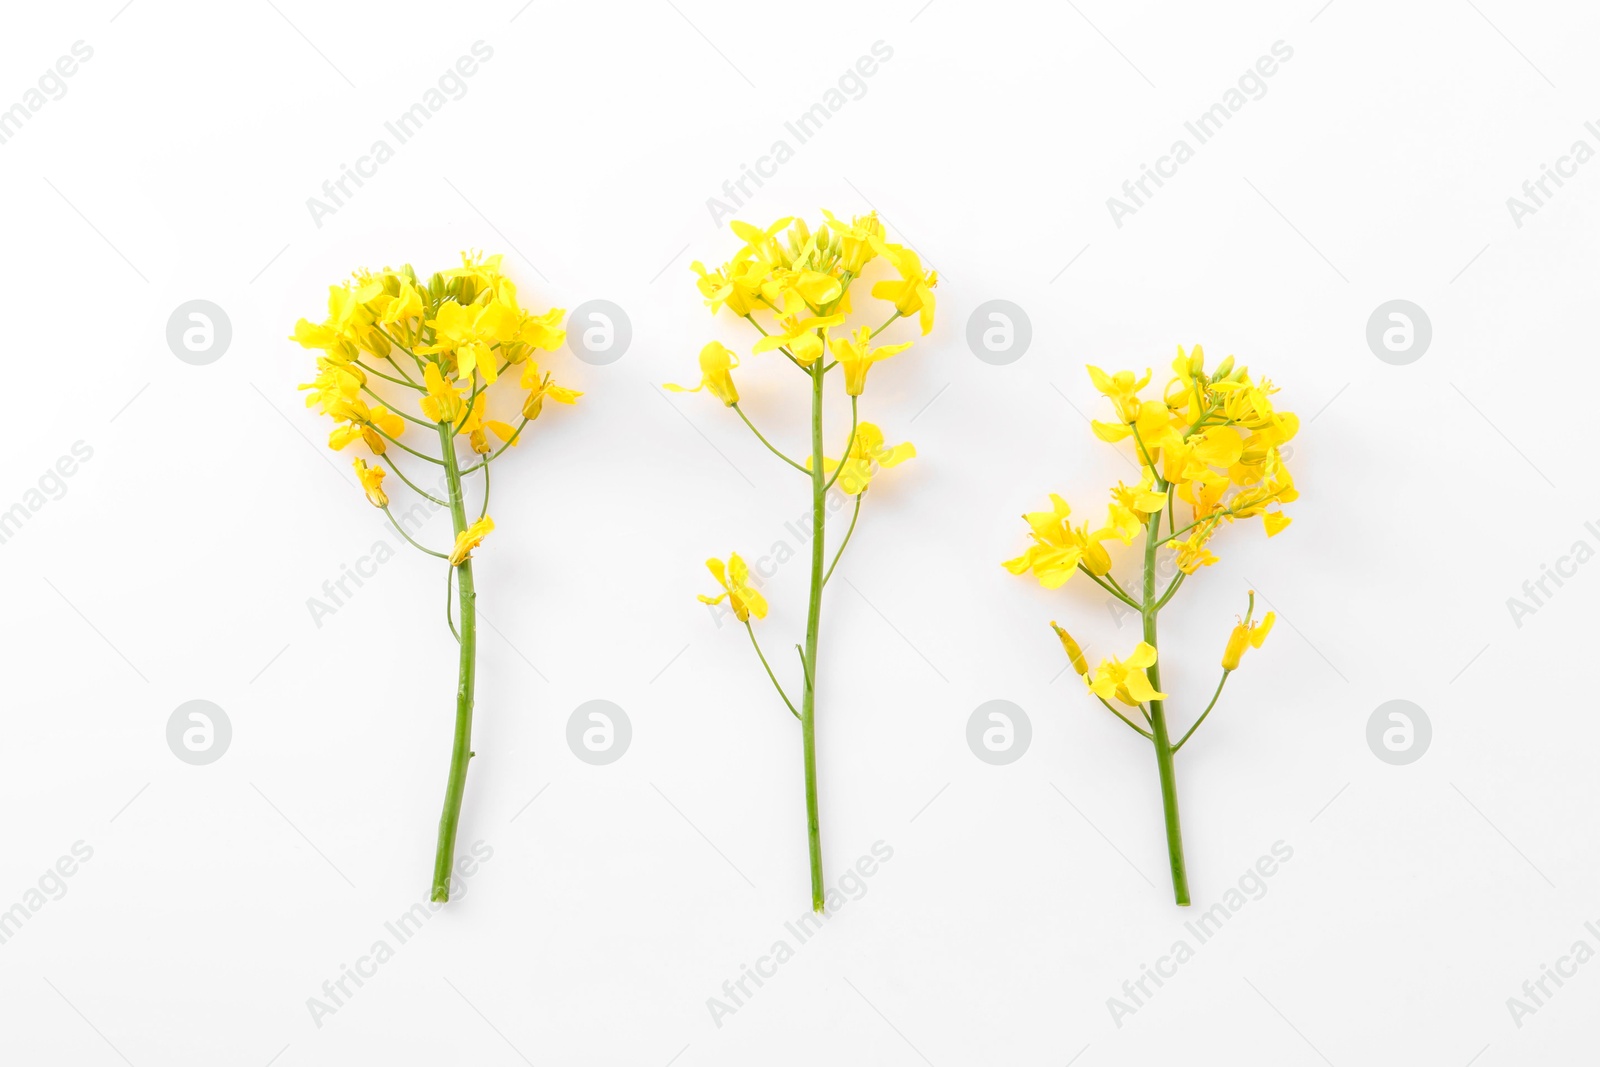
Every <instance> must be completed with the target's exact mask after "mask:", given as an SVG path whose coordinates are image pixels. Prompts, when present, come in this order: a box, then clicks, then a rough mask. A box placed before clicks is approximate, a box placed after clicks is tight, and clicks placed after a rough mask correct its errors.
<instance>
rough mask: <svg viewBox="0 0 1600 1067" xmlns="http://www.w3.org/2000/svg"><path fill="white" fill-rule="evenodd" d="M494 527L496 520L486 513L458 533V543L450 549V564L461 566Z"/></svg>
mask: <svg viewBox="0 0 1600 1067" xmlns="http://www.w3.org/2000/svg"><path fill="white" fill-rule="evenodd" d="M493 529H494V520H493V519H491V518H490V517H489V516H487V515H485V516H484V517H483V518H481V519H479V520H478V521H476V522H474V523H472V524H471V525H470V526H468V527H467V528H466V529H465V530H462V531H461V532H460V533H459V534H457V535H456V545H455V547H454V548H452V549H451V550H450V566H452V567H459V566H461V564H463V563H465V562H466V561H467V560H469V559H471V558H472V550H473V549H475V548H477V547H478V546H479V545H481V544H482V543H483V539H484V538H485V537H488V536H489V534H490V532H491V531H492V530H493Z"/></svg>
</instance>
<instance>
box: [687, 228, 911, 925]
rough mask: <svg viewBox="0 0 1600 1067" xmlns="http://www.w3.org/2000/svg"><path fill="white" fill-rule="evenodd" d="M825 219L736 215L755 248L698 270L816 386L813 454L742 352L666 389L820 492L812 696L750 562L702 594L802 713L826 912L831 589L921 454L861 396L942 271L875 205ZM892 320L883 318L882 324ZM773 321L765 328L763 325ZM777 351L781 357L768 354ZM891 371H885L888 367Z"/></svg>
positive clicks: (703, 355) (712, 355)
mask: <svg viewBox="0 0 1600 1067" xmlns="http://www.w3.org/2000/svg"><path fill="white" fill-rule="evenodd" d="M823 215H824V217H825V218H824V221H823V222H821V223H819V224H818V225H817V228H816V229H815V230H813V229H811V228H810V227H809V226H807V225H806V223H805V221H804V220H800V219H791V218H783V219H779V220H778V221H777V222H775V223H773V224H772V225H771V226H768V227H766V228H765V229H758V228H757V227H755V226H751V225H749V224H748V223H744V222H734V223H733V224H732V225H733V232H734V233H735V234H736V235H737V236H738V237H739V238H740V240H742V241H743V242H744V246H743V247H742V248H740V249H739V251H738V252H737V253H736V254H735V255H734V257H733V259H732V260H730V261H729V262H728V263H726V264H724V265H723V266H722V267H721V268H720V269H718V270H715V271H709V270H707V269H706V268H705V267H704V266H703V265H702V264H700V263H695V264H693V269H694V271H695V273H696V274H697V275H698V276H699V280H698V282H697V284H698V286H699V288H700V293H701V295H702V296H703V297H705V302H706V306H707V307H709V308H710V309H711V312H712V314H716V313H717V312H718V311H720V310H724V309H726V310H727V311H729V312H730V313H731V314H733V315H735V316H737V317H739V318H742V319H744V320H745V321H747V322H748V323H749V324H750V325H751V326H752V327H754V328H755V330H756V331H757V332H758V334H759V335H760V336H759V337H758V338H757V339H756V340H755V342H754V344H753V345H752V346H751V348H750V355H751V356H752V357H763V358H767V359H779V358H782V359H787V360H788V361H789V362H790V363H791V364H792V365H793V366H794V368H795V370H797V371H798V372H799V373H800V375H801V376H802V379H803V380H804V381H805V383H806V386H807V392H808V393H809V394H810V408H811V448H810V452H809V454H808V455H807V457H806V459H805V460H804V461H800V460H795V459H792V458H790V457H789V456H788V455H786V454H785V453H784V452H782V451H780V450H779V449H778V448H777V446H775V445H773V444H772V443H771V442H770V441H768V440H767V438H766V437H765V436H764V435H763V434H762V433H761V431H760V430H758V429H756V427H755V424H754V423H752V422H751V421H750V418H749V416H747V415H746V414H745V412H744V410H743V409H742V408H741V407H740V406H739V390H738V388H737V387H736V386H735V385H734V381H733V371H734V370H735V369H736V368H737V367H739V365H740V363H739V357H738V355H737V354H735V353H734V352H732V351H730V350H729V349H728V348H727V347H725V346H724V345H723V344H721V343H720V342H717V341H713V342H711V343H710V344H708V345H706V346H705V348H703V349H702V350H701V352H700V374H701V377H700V383H699V384H698V385H695V386H692V387H690V386H682V385H671V384H669V385H667V387H666V388H668V389H669V390H672V391H673V392H691V393H693V392H700V391H701V390H705V391H707V392H709V393H710V394H711V395H712V396H714V397H716V398H717V399H718V400H720V401H721V402H722V403H723V404H724V405H725V406H726V407H730V408H732V409H733V411H734V413H735V414H737V415H738V416H739V418H740V420H741V421H743V422H744V424H745V425H746V426H747V427H749V428H750V431H751V433H753V434H755V436H756V438H757V439H758V440H760V442H761V443H762V444H763V445H765V446H766V447H767V448H768V449H769V450H770V451H771V452H772V453H773V454H774V455H776V456H777V457H778V458H779V459H781V460H783V462H784V463H785V464H787V465H788V466H789V467H790V468H791V469H793V470H795V471H797V472H799V474H800V475H801V476H803V477H804V478H805V479H806V481H807V483H808V486H809V493H810V498H811V521H812V531H811V585H810V602H809V604H808V607H807V614H806V637H805V645H804V647H802V646H801V645H799V644H796V645H795V646H794V647H795V650H796V651H797V652H798V653H799V656H800V668H801V677H800V684H801V686H802V689H801V699H800V704H799V707H798V708H797V707H796V706H795V702H794V701H792V700H790V699H789V694H788V692H787V691H786V690H785V689H784V687H783V685H782V683H780V682H779V681H778V677H777V674H776V673H774V671H773V669H772V666H771V665H770V664H769V663H768V662H767V657H766V654H765V653H763V652H762V650H761V644H760V642H759V641H757V640H756V633H755V627H754V626H753V625H752V624H751V618H752V617H754V618H756V619H763V618H765V617H766V614H767V601H766V598H765V597H763V596H762V595H761V593H760V592H759V591H758V590H756V589H755V588H753V587H752V586H751V584H750V570H749V567H748V566H747V565H746V564H745V561H744V560H743V559H741V558H740V557H739V554H738V553H734V554H733V555H732V556H731V557H729V559H728V561H727V563H726V564H724V563H723V561H722V560H720V559H709V560H707V561H706V567H707V569H709V570H710V571H711V574H712V577H714V578H715V579H716V580H717V584H718V585H719V586H721V587H722V592H721V593H720V594H718V595H717V596H714V597H710V596H701V597H700V600H701V601H702V602H704V603H706V604H719V603H721V602H722V601H723V600H724V599H726V600H727V601H728V603H729V608H730V610H731V611H732V612H733V614H734V617H735V618H737V619H738V620H739V621H740V622H741V623H743V624H744V627H745V630H746V631H747V632H748V633H749V635H750V644H751V646H752V647H754V649H755V652H756V656H757V657H758V658H759V659H760V660H761V665H762V666H763V667H764V668H765V669H766V674H767V678H768V679H769V680H770V681H771V682H772V684H773V686H774V687H775V688H776V689H777V691H778V696H779V697H781V698H782V700H783V703H784V704H785V705H786V706H787V707H788V709H789V711H790V713H791V714H793V715H794V717H795V718H796V719H798V720H800V738H801V747H802V750H803V755H804V759H805V779H806V837H807V845H808V851H809V854H810V860H811V906H812V907H813V908H814V909H815V910H816V911H819V912H820V911H822V910H823V906H824V903H825V902H824V899H823V897H824V890H823V883H822V833H821V828H820V823H819V819H818V808H817V746H816V711H817V700H816V697H817V690H816V686H817V647H818V639H819V636H820V633H821V622H822V590H823V587H824V586H826V585H827V583H828V579H829V578H830V577H831V576H832V575H833V569H834V567H836V566H838V564H839V558H840V557H841V556H843V555H844V550H845V546H846V545H848V544H849V543H850V538H851V535H853V534H854V533H855V529H856V521H857V520H858V519H859V518H860V517H861V501H862V499H863V498H864V497H865V496H866V492H867V488H868V486H869V485H870V484H871V482H872V479H873V477H874V476H875V475H876V474H877V473H878V471H879V470H882V469H884V468H887V467H893V466H896V465H897V464H899V463H901V462H903V461H905V460H907V459H910V458H911V457H913V456H915V455H916V449H915V448H913V447H912V446H911V445H910V444H909V443H907V444H899V445H893V446H889V445H886V444H885V442H884V436H883V431H882V430H880V429H879V428H878V427H877V426H875V425H873V424H872V423H870V422H862V421H860V418H859V402H860V397H861V396H862V394H863V393H864V392H865V390H866V386H867V377H868V372H869V371H870V370H871V369H872V367H874V366H876V365H877V364H878V363H881V362H882V361H884V360H886V359H888V358H890V357H891V356H894V355H897V354H898V353H900V352H903V351H905V350H906V349H908V348H910V347H911V342H910V341H906V342H902V343H897V344H886V345H874V344H873V343H872V342H873V340H874V338H876V337H877V336H878V334H880V333H882V332H883V331H884V330H885V329H887V328H888V327H889V326H890V325H891V324H892V323H894V322H895V321H896V320H898V319H900V318H903V317H909V318H913V319H916V320H917V321H918V322H919V324H920V326H921V331H922V333H923V334H927V332H928V331H929V330H931V329H932V328H933V311H934V295H933V288H934V286H935V285H937V284H938V281H939V279H938V275H937V274H936V273H933V272H929V271H925V270H924V269H923V267H922V261H921V259H920V258H919V257H918V256H917V254H916V253H915V252H913V251H912V250H911V249H909V248H906V247H905V246H903V245H898V244H892V243H890V242H889V241H888V240H887V233H886V231H885V230H884V227H883V223H882V222H881V221H879V219H878V217H877V214H876V212H874V213H873V214H870V215H866V216H861V217H857V218H854V219H851V220H850V221H848V222H846V221H844V220H842V219H838V218H835V217H834V216H833V215H831V214H829V213H828V212H826V211H824V212H823ZM874 259H882V260H884V261H885V264H886V265H887V266H888V268H889V270H888V271H887V272H885V273H886V274H887V275H888V277H887V278H886V279H885V280H882V281H878V282H876V283H875V284H873V286H872V289H871V295H872V296H873V297H874V298H876V299H877V300H881V301H884V302H885V303H887V304H888V305H889V307H888V309H887V311H888V314H887V317H884V318H882V321H881V322H879V323H877V325H876V326H875V327H873V326H872V325H871V324H870V323H869V324H867V325H860V326H856V327H853V328H852V327H849V326H847V325H846V323H845V320H846V319H847V317H849V316H850V315H851V313H852V309H851V294H850V288H851V285H852V284H853V283H854V282H855V281H857V280H858V279H859V278H860V277H861V274H862V272H863V270H864V269H865V268H866V267H867V265H868V264H870V263H871V262H872V261H873V260H874ZM879 317H881V315H878V316H872V318H874V320H876V319H877V318H879ZM763 320H765V324H763ZM767 353H771V355H767ZM836 367H837V368H839V369H840V371H841V374H842V376H843V378H844V383H843V384H844V391H845V395H847V396H849V397H850V435H849V437H847V438H846V439H845V444H844V448H843V449H842V450H841V451H840V454H839V456H838V457H837V458H834V457H830V456H827V455H825V454H824V451H823V444H822V439H823V425H822V406H823V398H824V395H825V388H826V382H827V376H828V372H829V371H831V370H833V369H834V368H836ZM880 373H881V372H880ZM836 483H837V485H838V486H839V489H840V491H841V492H843V493H845V494H847V495H848V496H853V497H855V507H854V509H853V510H852V512H851V516H850V525H849V528H848V529H847V530H846V531H845V534H844V537H843V539H841V540H840V542H839V547H838V549H837V550H835V552H834V554H833V561H832V562H831V563H829V564H828V566H827V568H826V570H824V568H823V561H824V559H825V558H826V547H825V546H826V539H827V538H826V534H827V531H826V517H827V508H826V506H825V498H826V496H827V493H828V491H829V490H830V489H832V488H833V486H834V485H835V484H836Z"/></svg>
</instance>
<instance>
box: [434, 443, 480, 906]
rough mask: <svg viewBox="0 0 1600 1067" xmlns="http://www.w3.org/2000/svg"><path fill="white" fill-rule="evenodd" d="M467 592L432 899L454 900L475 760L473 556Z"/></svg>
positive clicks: (463, 514) (461, 579)
mask: <svg viewBox="0 0 1600 1067" xmlns="http://www.w3.org/2000/svg"><path fill="white" fill-rule="evenodd" d="M450 431H451V426H450V424H449V423H448V422H442V423H440V424H439V442H440V444H441V445H442V447H443V453H444V469H445V478H446V480H447V481H448V482H449V485H450V521H451V524H452V525H453V526H454V528H455V532H456V536H457V537H459V536H460V535H461V533H462V531H464V530H465V529H466V528H467V509H466V504H465V502H464V500H463V498H462V494H461V470H460V467H459V464H457V462H456V447H455V438H454V435H453V434H452V433H451V432H450ZM455 571H456V583H457V590H458V592H459V593H460V594H461V628H460V631H459V633H458V637H459V639H460V642H461V658H460V668H459V673H458V676H457V682H456V729H455V742H454V744H453V745H452V747H451V750H450V778H449V782H448V784H447V785H446V786H445V792H444V812H443V813H442V814H441V815H440V816H439V847H438V851H437V852H436V853H435V854H434V859H433V893H432V897H431V899H432V900H435V901H445V900H449V899H450V875H451V871H452V869H453V868H454V864H455V851H456V826H457V824H458V823H459V822H460V821H461V796H462V794H463V793H464V792H465V791H466V787H467V764H468V762H469V761H471V759H472V755H473V753H472V697H473V689H474V683H475V680H476V668H477V650H478V626H477V617H478V613H477V601H478V597H477V593H476V592H475V591H474V589H473V586H472V561H471V560H470V559H468V560H463V561H462V562H461V563H460V564H459V565H458V566H457V567H456V568H455Z"/></svg>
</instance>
